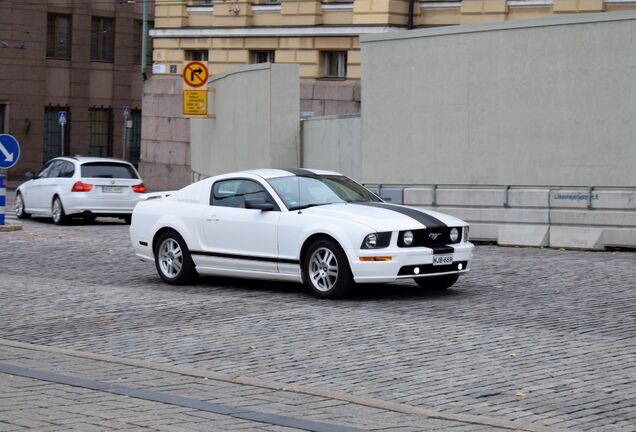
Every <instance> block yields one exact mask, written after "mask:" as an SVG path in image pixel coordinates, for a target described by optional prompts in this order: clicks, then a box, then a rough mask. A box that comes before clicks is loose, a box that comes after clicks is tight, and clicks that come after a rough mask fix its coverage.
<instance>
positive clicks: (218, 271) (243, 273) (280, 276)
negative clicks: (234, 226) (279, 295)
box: [196, 266, 302, 282]
mask: <svg viewBox="0 0 636 432" xmlns="http://www.w3.org/2000/svg"><path fill="white" fill-rule="evenodd" d="M196 269H197V272H199V274H205V275H210V276H227V277H238V278H246V279H263V280H277V281H287V282H302V278H301V276H300V275H299V274H285V273H274V272H260V271H254V270H239V269H226V268H218V267H207V266H196Z"/></svg>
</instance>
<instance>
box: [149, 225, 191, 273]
mask: <svg viewBox="0 0 636 432" xmlns="http://www.w3.org/2000/svg"><path fill="white" fill-rule="evenodd" d="M156 245H157V246H156V248H155V266H156V267H157V272H158V273H159V276H161V279H163V280H164V281H166V282H167V283H169V284H171V285H183V284H187V283H190V282H192V281H193V280H194V278H195V276H196V270H195V268H194V263H193V262H192V257H191V256H190V251H189V250H188V247H187V246H186V244H185V241H184V240H183V238H181V236H180V235H179V234H177V233H176V232H175V231H167V232H165V233H163V234H162V235H161V237H159V239H158V240H157V243H156Z"/></svg>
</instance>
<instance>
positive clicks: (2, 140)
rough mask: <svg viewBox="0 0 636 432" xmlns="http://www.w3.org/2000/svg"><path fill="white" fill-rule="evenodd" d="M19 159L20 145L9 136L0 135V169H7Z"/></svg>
mask: <svg viewBox="0 0 636 432" xmlns="http://www.w3.org/2000/svg"><path fill="white" fill-rule="evenodd" d="M18 159H20V144H18V140H17V139H15V138H13V137H12V136H11V135H9V134H2V135H0V169H9V168H11V167H12V166H13V165H15V164H16V163H18Z"/></svg>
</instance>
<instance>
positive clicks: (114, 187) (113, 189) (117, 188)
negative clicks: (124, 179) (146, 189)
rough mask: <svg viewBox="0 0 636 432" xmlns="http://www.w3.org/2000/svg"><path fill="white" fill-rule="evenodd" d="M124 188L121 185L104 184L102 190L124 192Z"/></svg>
mask: <svg viewBox="0 0 636 432" xmlns="http://www.w3.org/2000/svg"><path fill="white" fill-rule="evenodd" d="M123 191H124V188H122V187H120V186H102V192H104V193H122V192H123Z"/></svg>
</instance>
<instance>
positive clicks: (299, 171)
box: [279, 168, 316, 177]
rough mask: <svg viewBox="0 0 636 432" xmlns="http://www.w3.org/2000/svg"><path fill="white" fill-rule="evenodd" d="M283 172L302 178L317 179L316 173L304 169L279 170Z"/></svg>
mask: <svg viewBox="0 0 636 432" xmlns="http://www.w3.org/2000/svg"><path fill="white" fill-rule="evenodd" d="M279 169H280V170H281V171H287V172H289V173H291V174H294V175H297V176H301V177H316V173H314V172H312V171H309V170H308V169H303V168H279Z"/></svg>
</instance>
